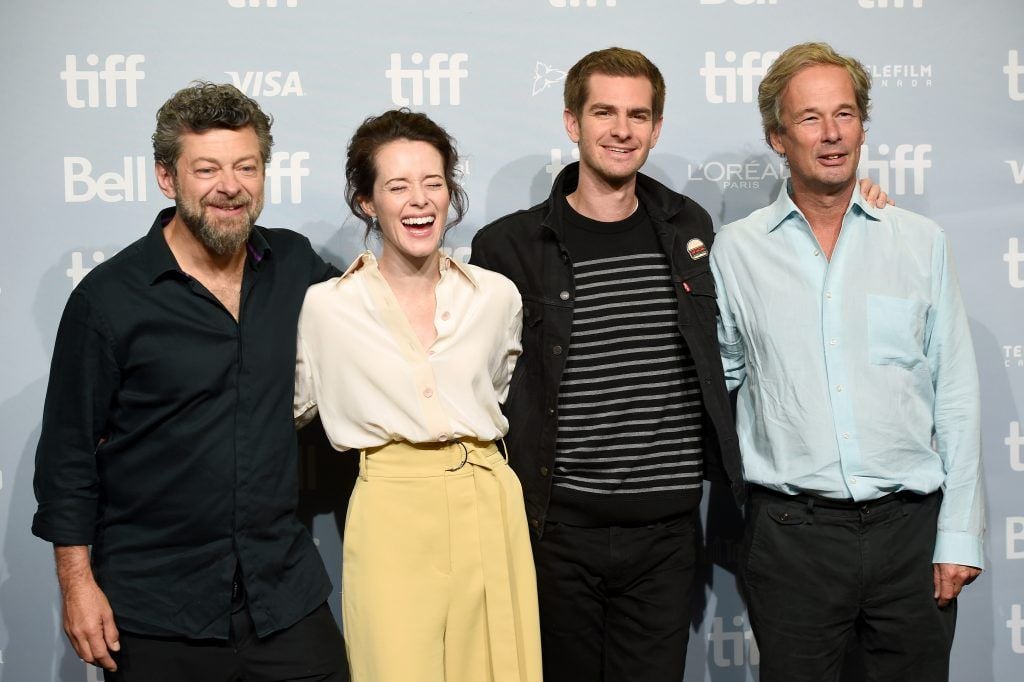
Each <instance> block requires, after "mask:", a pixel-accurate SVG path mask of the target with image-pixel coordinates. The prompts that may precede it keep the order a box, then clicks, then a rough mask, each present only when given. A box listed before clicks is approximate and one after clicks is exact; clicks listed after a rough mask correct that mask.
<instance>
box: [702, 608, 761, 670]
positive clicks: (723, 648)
mask: <svg viewBox="0 0 1024 682" xmlns="http://www.w3.org/2000/svg"><path fill="white" fill-rule="evenodd" d="M732 624H733V625H734V626H735V627H737V628H738V629H737V630H731V631H725V630H723V629H722V619H721V618H712V619H711V630H710V631H709V632H708V642H710V644H711V657H712V660H713V661H714V662H715V665H716V666H718V667H719V668H731V667H734V666H742V665H758V664H760V662H761V652H760V651H759V650H758V648H757V642H756V641H755V640H754V633H753V631H751V629H750V628H747V627H743V616H736V617H734V618H733V619H732Z"/></svg>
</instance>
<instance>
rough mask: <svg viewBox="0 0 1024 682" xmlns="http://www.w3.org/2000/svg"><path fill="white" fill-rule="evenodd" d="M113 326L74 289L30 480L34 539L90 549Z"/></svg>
mask: <svg viewBox="0 0 1024 682" xmlns="http://www.w3.org/2000/svg"><path fill="white" fill-rule="evenodd" d="M115 351H116V349H115V346H114V342H113V337H112V334H111V333H110V330H109V327H108V326H107V324H106V323H105V321H104V318H103V316H102V315H101V314H100V312H99V311H98V310H96V308H95V307H94V306H93V305H92V304H91V303H90V301H89V299H88V297H87V296H86V295H85V294H83V293H81V292H79V291H78V290H75V291H74V292H72V294H71V297H70V298H69V299H68V303H67V306H65V308H64V314H63V316H62V317H61V321H60V326H59V328H58V331H57V340H56V343H55V346H54V351H53V360H52V363H51V367H50V380H49V385H48V386H47V389H46V402H45V404H44V407H43V422H42V428H41V433H40V436H39V445H38V447H37V449H36V469H35V476H34V479H33V485H34V488H35V495H36V501H37V502H38V504H39V506H38V509H37V511H36V514H35V517H34V518H33V520H32V533H33V534H35V535H37V536H39V537H40V538H43V539H44V540H49V541H50V542H53V543H54V544H60V545H91V544H93V541H94V539H95V529H96V522H97V514H98V503H99V492H100V485H99V474H98V470H97V463H96V450H97V448H98V447H99V445H100V444H101V443H102V441H103V439H104V438H105V437H106V436H107V425H108V416H109V411H110V407H111V404H112V402H113V400H114V396H115V393H116V391H117V386H118V384H119V382H120V372H119V369H118V364H117V361H116V352H115Z"/></svg>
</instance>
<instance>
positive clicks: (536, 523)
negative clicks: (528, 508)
mask: <svg viewBox="0 0 1024 682" xmlns="http://www.w3.org/2000/svg"><path fill="white" fill-rule="evenodd" d="M530 525H531V526H533V527H534V528H540V521H538V520H537V519H530Z"/></svg>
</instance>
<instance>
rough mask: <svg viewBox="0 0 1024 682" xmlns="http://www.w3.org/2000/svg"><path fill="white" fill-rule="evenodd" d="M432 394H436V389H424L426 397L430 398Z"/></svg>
mask: <svg viewBox="0 0 1024 682" xmlns="http://www.w3.org/2000/svg"><path fill="white" fill-rule="evenodd" d="M432 395H434V389H432V388H425V389H423V397H424V398H429V397H431V396H432Z"/></svg>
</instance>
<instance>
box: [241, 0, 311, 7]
mask: <svg viewBox="0 0 1024 682" xmlns="http://www.w3.org/2000/svg"><path fill="white" fill-rule="evenodd" d="M228 4H229V5H231V6H232V7H235V8H238V9H242V8H243V7H259V6H261V5H262V6H263V7H277V6H278V5H279V4H282V5H284V6H285V7H298V6H299V0H285V1H284V2H283V3H279V2H278V1H277V0H262V2H261V0H228Z"/></svg>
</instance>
